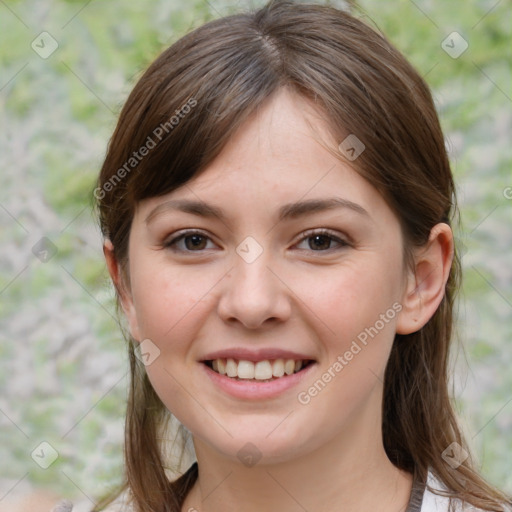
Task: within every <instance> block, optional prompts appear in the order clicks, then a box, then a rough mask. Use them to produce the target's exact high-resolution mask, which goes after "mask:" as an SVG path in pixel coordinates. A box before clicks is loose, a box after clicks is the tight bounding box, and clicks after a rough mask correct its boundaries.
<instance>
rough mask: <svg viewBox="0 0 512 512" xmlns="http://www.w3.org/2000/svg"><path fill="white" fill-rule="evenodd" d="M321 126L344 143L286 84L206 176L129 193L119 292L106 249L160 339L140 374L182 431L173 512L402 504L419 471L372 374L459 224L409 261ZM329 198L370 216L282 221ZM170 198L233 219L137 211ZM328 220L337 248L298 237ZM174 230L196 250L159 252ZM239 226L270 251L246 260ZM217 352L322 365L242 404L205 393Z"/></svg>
mask: <svg viewBox="0 0 512 512" xmlns="http://www.w3.org/2000/svg"><path fill="white" fill-rule="evenodd" d="M314 133H316V134H320V135H321V136H322V139H323V140H324V141H327V142H328V143H330V144H332V146H333V147H337V145H338V144H339V142H340V141H334V140H333V139H332V137H331V136H330V134H329V132H328V130H327V125H326V123H325V121H324V120H323V119H322V115H321V113H320V112H319V111H318V110H316V109H315V107H314V105H312V104H311V103H310V102H309V101H308V100H306V99H304V98H302V97H300V96H296V95H294V94H292V93H291V92H289V91H287V90H286V89H283V90H281V91H280V92H279V93H277V94H276V95H275V96H273V97H272V98H271V99H270V101H269V102H268V103H267V104H266V105H265V106H264V108H262V109H260V110H259V111H258V112H257V113H256V114H255V115H254V116H252V117H251V118H250V119H249V120H248V121H247V122H246V123H245V124H244V125H243V126H242V127H241V128H240V129H239V131H238V132H237V133H236V135H235V136H234V137H233V138H232V139H231V140H230V141H229V143H228V145H227V146H226V147H225V148H224V150H223V151H222V153H221V154H220V155H219V156H218V157H217V159H216V160H215V161H214V162H212V163H211V165H210V166H208V167H207V168H206V169H205V170H204V171H203V172H202V173H201V174H200V175H199V176H196V177H195V178H194V179H193V180H191V181H189V182H188V183H187V184H185V185H184V186H182V187H180V188H179V189H177V190H175V191H173V192H172V193H170V194H167V195H165V196H161V197H155V198H150V199H147V200H144V201H142V202H140V203H139V204H138V206H137V209H136V213H135V216H134V219H133V224H132V229H131V233H130V243H129V266H128V269H127V270H128V272H129V276H130V286H128V284H127V282H126V280H123V279H122V276H121V273H120V269H119V265H118V262H116V260H115V258H114V256H113V250H112V249H113V248H112V244H111V243H110V242H109V241H108V240H107V241H106V242H105V247H104V252H105V257H106V261H107V265H108V268H109V271H110V274H111V276H112V279H113V281H114V283H115V284H116V287H117V289H118V292H119V294H120V297H121V302H122V305H123V309H124V312H125V314H126V317H127V320H128V323H129V326H130V329H131V333H132V335H133V337H134V339H135V340H137V341H142V340H145V339H150V340H151V342H152V343H154V344H155V345H156V346H157V347H158V348H159V350H160V354H159V356H158V357H157V358H156V359H155V361H154V362H153V363H152V364H150V365H148V366H147V367H146V370H147V373H148V376H149V378H150V380H151V382H152V385H153V387H154V388H155V390H156V392H157V393H158V395H159V396H160V398H161V399H162V401H163V402H164V404H165V405H166V407H167V408H168V409H169V410H170V411H171V412H172V413H173V414H174V415H175V416H176V417H177V418H178V419H179V420H180V421H181V422H182V423H183V424H184V425H185V426H186V427H187V429H188V430H189V431H190V432H191V434H192V436H193V441H194V447H195V450H196V456H197V460H198V465H199V477H198V481H197V482H196V484H195V486H194V487H193V488H192V490H191V492H190V493H189V495H188V496H187V498H186V501H185V504H184V506H183V508H182V510H183V511H189V510H190V509H193V510H194V509H195V510H198V511H201V512H217V511H220V510H222V511H223V512H226V511H231V510H233V511H234V510H240V508H243V510H244V511H247V512H251V511H261V510H267V511H290V512H292V511H303V510H304V509H306V510H308V511H309V512H313V511H314V512H320V511H322V512H328V511H332V512H334V511H339V510H350V511H353V512H357V511H363V510H364V511H367V510H380V511H382V512H387V511H389V512H391V511H393V512H397V511H399V510H405V508H406V505H407V502H408V499H409V495H410V492H411V485H412V478H411V476H410V475H409V474H406V473H404V472H402V471H400V470H398V469H397V468H396V467H395V466H393V465H392V463H391V462H390V461H389V459H388V458H387V456H386V454H385V451H384V448H383V442H382V434H381V421H382V418H381V403H382V394H383V386H382V382H383V376H384V370H385V367H386V362H387V359H388V356H389V352H390V350H391V346H392V343H393V339H394V336H395V334H396V333H402V334H406V333H410V332H414V331H416V330H418V329H420V328H421V327H422V326H423V325H424V324H425V323H426V322H427V321H428V320H429V319H430V318H431V316H432V315H433V314H434V312H435V310H436V309H437V307H438V305H439V303H440V301H441V299H442V297H443V294H444V288H445V284H446V281H447V278H448V273H449V270H450V266H451V261H452V254H453V238H452V232H451V230H450V228H449V227H448V226H447V225H446V224H438V225H436V226H435V227H434V228H433V229H432V232H431V236H430V240H429V242H428V244H427V245H426V246H425V247H422V248H416V249H414V257H415V264H414V267H413V268H408V267H406V266H405V264H404V259H403V251H404V240H403V237H402V231H401V228H400V223H399V220H398V218H397V217H396V215H395V214H394V213H393V211H392V210H391V209H390V208H389V206H388V205H387V204H386V202H385V201H384V199H383V198H382V196H381V195H380V194H379V193H378V192H377V190H376V189H375V188H374V187H373V186H372V185H371V184H370V183H368V182H367V181H366V180H364V179H363V178H362V177H361V176H360V175H359V174H358V173H357V172H356V171H354V170H353V169H352V168H351V167H350V166H349V165H348V164H347V163H342V162H341V161H340V160H338V159H336V158H335V157H334V156H333V155H332V154H330V153H329V152H328V151H327V150H326V149H325V148H323V147H322V146H321V145H320V144H319V142H318V141H317V140H315V135H314ZM333 196H337V197H341V198H344V199H347V200H350V201H352V202H354V203H356V204H357V205H359V206H361V207H362V208H364V210H366V212H367V214H361V213H358V212H356V211H353V210H351V209H349V208H338V209H332V210H325V211H320V212H315V213H309V214H308V215H306V216H303V217H298V218H296V219H293V220H283V221H278V220H277V217H276V211H277V209H278V208H279V207H280V206H282V205H283V204H285V203H290V202H294V201H298V200H307V199H313V198H327V197H333ZM171 198H172V199H178V198H179V199H184V198H187V199H195V200H198V199H200V200H202V201H205V202H208V203H210V204H214V205H216V206H218V207H220V208H222V209H223V210H224V211H225V213H226V216H227V218H226V220H224V221H220V220H218V219H211V218H205V217H200V216H197V215H193V214H191V213H184V212H178V211H175V210H170V209H165V208H161V209H160V211H159V213H158V214H154V215H152V216H151V219H150V220H149V221H148V222H146V218H147V217H148V215H150V213H151V212H152V211H153V210H154V209H155V207H157V206H159V205H162V204H164V203H166V201H168V200H169V199H171ZM321 228H325V229H328V230H330V231H331V232H332V233H331V236H333V237H335V238H339V239H340V240H342V241H344V242H345V243H344V244H340V243H338V242H336V240H335V239H333V238H328V237H327V238H325V237H324V238H320V239H315V237H312V235H311V234H308V235H307V237H305V236H304V235H303V234H302V233H303V232H304V231H305V230H310V229H321ZM183 229H193V230H196V229H197V230H200V231H201V232H202V234H203V235H204V236H205V237H207V238H200V239H199V243H198V245H199V247H200V249H199V250H198V249H197V248H195V247H196V246H194V245H193V243H192V241H191V240H190V239H188V242H187V243H186V240H184V239H182V240H181V241H179V242H177V243H176V244H175V245H174V246H173V247H174V250H173V249H172V248H171V247H166V246H165V242H167V241H169V240H171V239H172V238H175V237H176V236H177V235H176V233H177V232H178V231H179V230H183ZM248 236H251V237H252V238H254V239H255V240H256V241H257V242H258V244H259V245H260V246H261V248H262V250H263V252H262V253H261V255H260V256H259V257H258V258H257V259H255V261H253V262H252V263H247V262H246V261H245V260H244V259H243V258H242V257H240V256H239V255H238V254H237V252H236V248H237V246H239V244H240V243H241V242H242V241H243V240H244V239H245V238H246V237H248ZM187 251H188V252H187ZM393 304H399V305H400V307H401V311H400V312H399V313H397V314H396V315H395V316H394V318H392V319H390V320H389V321H388V322H387V323H385V325H384V327H383V328H382V329H380V330H379V332H378V334H377V335H376V336H375V337H374V338H373V339H370V341H369V342H368V344H367V345H366V346H364V348H363V349H362V350H361V351H360V352H359V353H358V354H357V355H356V356H354V357H353V359H352V360H351V361H349V362H348V364H347V365H346V366H344V368H343V370H342V371H339V372H337V373H335V375H336V376H335V377H333V378H332V379H331V380H330V382H329V383H328V384H327V385H326V386H325V387H324V388H323V389H322V391H321V392H319V393H318V394H317V395H316V396H314V397H313V398H312V399H311V400H310V401H309V403H307V404H302V403H300V402H299V401H298V399H297V394H298V393H299V392H300V391H307V390H308V388H309V387H310V386H311V385H312V384H313V383H314V382H315V381H317V380H318V379H319V378H321V376H322V374H323V373H324V372H326V371H327V370H328V369H329V368H330V367H331V368H332V366H333V364H334V362H335V361H336V360H337V358H338V356H339V355H340V354H341V355H343V354H344V353H345V352H346V351H347V350H348V349H349V348H350V346H351V343H352V342H353V340H355V339H356V338H357V335H358V334H360V333H361V332H362V331H364V329H365V328H367V327H370V326H374V325H375V323H376V321H377V320H378V319H379V315H381V314H384V313H386V311H387V310H389V309H390V308H392V305H393ZM228 347H246V348H262V347H265V348H269V347H279V348H282V349H288V350H294V351H298V352H303V353H306V354H309V355H311V358H312V359H315V360H316V362H317V364H316V367H315V368H314V371H313V372H312V373H311V374H310V375H309V376H308V378H307V379H304V382H301V383H300V384H299V385H298V386H296V387H294V388H292V389H291V390H287V391H286V392H284V393H282V394H281V395H279V396H278V397H276V398H271V399H266V400H260V401H255V400H242V399H238V398H233V397H231V396H229V395H227V394H226V393H224V392H223V391H221V390H220V389H218V388H217V387H215V386H214V385H213V384H212V383H211V381H210V379H209V378H207V376H206V375H205V374H204V372H203V371H202V368H201V367H200V365H201V364H202V363H200V362H199V360H200V359H201V357H202V356H204V355H205V354H207V353H208V352H210V351H213V350H218V349H224V348H228ZM331 372H332V370H331ZM248 442H251V443H252V444H253V445H255V446H256V447H257V449H258V451H259V453H260V454H261V459H260V460H259V461H258V462H257V464H256V465H254V466H251V467H248V466H246V465H244V464H243V463H242V462H241V460H240V459H239V458H238V457H237V452H238V451H239V450H240V449H241V448H242V447H243V446H245V445H246V443H248ZM262 489H264V491H265V492H262Z"/></svg>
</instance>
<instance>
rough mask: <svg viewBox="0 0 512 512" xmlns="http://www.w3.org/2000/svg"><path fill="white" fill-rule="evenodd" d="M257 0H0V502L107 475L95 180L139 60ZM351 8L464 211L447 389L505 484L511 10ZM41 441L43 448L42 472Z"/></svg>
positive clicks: (122, 365)
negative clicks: (388, 61) (398, 80)
mask: <svg viewBox="0 0 512 512" xmlns="http://www.w3.org/2000/svg"><path fill="white" fill-rule="evenodd" d="M263 3H264V2H262V1H255V2H247V1H238V2H237V1H233V2H229V1H224V0H209V1H204V0H189V1H188V2H186V3H184V2H178V1H177V0H154V1H147V0H144V1H139V2H126V1H125V2H122V1H121V0H110V1H103V0H93V1H83V0H53V1H52V0H27V1H15V0H12V1H11V0H0V172H1V174H0V176H1V184H2V186H1V190H0V226H1V228H0V243H1V247H2V250H1V251H0V386H1V390H2V391H1V393H0V429H1V442H0V467H1V470H0V511H1V510H14V508H13V507H14V505H12V506H11V505H9V506H7V504H8V503H11V502H13V500H14V499H15V498H16V499H17V497H18V496H22V495H25V494H28V493H30V492H32V491H34V490H36V489H39V488H44V489H46V490H48V491H51V492H53V493H55V495H59V496H66V497H69V498H71V499H73V500H84V502H89V500H91V501H94V499H95V498H96V497H98V496H99V495H101V494H102V493H103V492H104V491H105V490H106V489H108V488H110V487H111V486H113V485H115V484H117V483H118V482H119V481H120V478H121V471H122V469H121V468H122V438H123V421H124V417H123V416H124V409H125V405H124V402H125V396H126V386H127V368H128V367H127V358H126V356H125V344H124V341H123V339H122V337H121V335H120V331H119V328H118V325H117V323H116V320H115V316H116V314H115V307H114V301H113V292H112V289H111V287H110V283H109V281H108V279H107V274H106V269H105V266H104V263H103V255H102V251H101V237H100V233H99V230H98V228H97V226H96V222H95V219H94V217H93V214H92V211H91V205H92V189H93V188H94V182H95V179H96V176H97V173H98V171H99V168H100V166H101V163H102V159H103V157H104V154H105V149H106V145H107V142H108V140H109V138H110V136H111V134H112V131H113V128H114V126H115V122H116V117H117V115H118V113H119V111H120V108H121V106H122V104H123V101H124V100H125V99H126V97H127V94H128V93H129V91H130V90H131V88H132V87H133V85H134V83H135V81H136V79H137V77H138V76H140V74H141V72H142V71H143V70H144V69H145V68H146V67H147V66H148V64H149V63H150V62H151V61H152V60H153V59H154V58H155V57H156V56H157V55H158V54H159V53H160V52H161V51H162V50H163V49H164V48H166V47H167V46H169V45H170V44H171V43H172V42H174V41H176V40H177V39H178V38H179V37H181V36H182V35H183V34H185V33H186V32H188V31H189V30H190V29H192V28H194V27H196V26H198V25H200V24H202V23H204V22H205V21H208V20H210V19H213V18H217V17H219V16H221V15H224V14H228V13H230V12H233V11H236V10H239V9H243V8H246V7H257V6H260V5H263ZM317 3H322V2H317ZM324 3H325V2H324ZM331 4H333V5H337V6H341V7H343V3H342V2H331ZM359 5H360V6H361V8H362V11H361V12H359V14H358V15H359V16H363V17H364V18H365V19H366V20H367V21H368V22H369V23H370V24H371V25H372V26H374V27H376V28H378V29H380V30H381V31H383V32H384V33H385V34H386V35H387V36H388V38H389V39H390V40H391V41H392V42H393V43H394V44H395V45H396V46H397V47H398V48H399V49H400V50H401V51H402V52H403V53H404V54H405V55H406V56H407V57H408V58H409V60H410V61H411V62H412V63H413V64H414V65H415V66H416V68H417V69H418V70H419V72H420V73H421V74H422V75H423V76H424V77H425V78H426V80H427V82H428V83H429V84H430V86H431V87H432V88H433V92H434V96H435V100H436V105H437V108H438V112H439V114H440V118H441V121H442V125H443V128H444V131H445V135H446V143H447V147H448V149H449V152H450V158H451V161H452V164H453V171H454V174H455V178H456V181H457V184H458V193H459V201H460V207H461V213H462V224H461V227H460V229H458V230H457V233H456V235H457V240H458V243H459V246H460V248H461V250H462V253H463V265H464V272H465V274H464V289H463V294H462V296H461V298H462V301H461V305H460V312H459V317H460V320H459V332H460V338H461V341H462V344H463V345H464V347H465V356H464V354H463V353H459V355H458V358H457V365H456V367H455V378H454V381H453V386H454V394H455V396H456V402H457V406H458V409H459V412H460V415H461V417H462V421H463V424H464V425H465V429H466V432H467V437H468V439H469V440H470V441H471V443H472V445H473V448H474V451H475V455H476V456H477V459H478V463H479V466H480V467H481V470H482V472H483V473H484V475H485V476H486V477H487V478H488V479H489V480H490V481H491V482H492V483H494V484H496V485H498V486H500V487H502V488H504V489H505V490H507V491H508V492H512V457H511V454H512V403H511V401H512V371H511V368H512V336H511V330H512V264H511V262H512V229H511V220H512V173H511V163H512V150H511V133H512V99H511V98H512V90H511V82H512V81H511V70H510V62H511V60H512V59H511V50H510V48H511V47H512V46H511V44H510V43H511V32H512V29H511V27H512V20H511V12H512V3H511V2H510V1H506V0H501V1H496V0H491V1H486V0H478V1H473V2H465V1H461V0H459V1H453V2H443V1H420V0H417V1H415V2H412V1H409V0H408V1H401V0H397V1H393V2H378V1H376V0H363V1H362V2H360V3H359ZM356 14H357V12H356ZM42 32H46V33H47V34H41V33H42ZM453 32H457V33H458V35H455V36H454V35H453V34H452V33H453ZM454 37H455V39H454ZM447 38H448V39H447ZM443 41H445V42H444V43H443ZM466 43H467V48H466V49H465V51H463V52H462V53H461V54H460V55H457V54H458V53H459V52H461V50H463V49H464V47H465V44H466ZM54 47H56V48H54ZM52 50H54V51H53V52H52ZM466 359H467V361H466ZM468 367H469V369H468ZM41 442H48V443H50V445H51V446H52V447H54V449H55V450H56V451H57V452H58V458H57V460H56V461H55V462H54V463H53V464H51V465H50V466H49V467H48V468H47V469H43V468H41V467H40V466H39V465H37V464H36V463H35V462H34V459H35V460H37V459H38V457H37V455H38V454H40V457H39V459H40V461H41V460H43V459H44V460H48V461H49V460H50V459H48V457H50V458H51V453H50V452H51V450H50V451H49V450H48V449H47V448H45V447H44V445H43V446H42V447H41V446H40V443H41ZM34 450H35V451H34ZM41 450H43V452H44V457H43V456H42V455H41V453H43V452H41ZM31 454H33V457H32V456H31ZM9 500H11V501H9ZM2 507H3V508H2ZM33 510H35V508H34V509H33Z"/></svg>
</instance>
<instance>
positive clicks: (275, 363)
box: [202, 358, 315, 382]
mask: <svg viewBox="0 0 512 512" xmlns="http://www.w3.org/2000/svg"><path fill="white" fill-rule="evenodd" d="M202 362H203V363H204V364H205V365H206V366H208V368H210V369H211V370H213V371H214V372H216V373H218V374H220V375H224V376H226V377H230V378H232V379H234V380H253V381H259V382H269V381H273V380H277V379H281V378H283V377H287V376H289V375H293V374H294V373H299V372H300V371H302V370H304V369H305V368H307V367H308V366H310V365H311V364H313V363H315V361H314V360H312V359H298V360H296V359H266V360H263V361H257V362H253V361H246V360H243V359H240V360H238V359H231V358H227V359H226V358H221V359H213V360H207V361H202Z"/></svg>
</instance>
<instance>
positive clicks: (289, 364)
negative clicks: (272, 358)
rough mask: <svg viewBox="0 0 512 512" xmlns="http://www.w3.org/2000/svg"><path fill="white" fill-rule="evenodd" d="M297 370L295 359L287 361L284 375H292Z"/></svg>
mask: <svg viewBox="0 0 512 512" xmlns="http://www.w3.org/2000/svg"><path fill="white" fill-rule="evenodd" d="M294 370H295V361H294V360H293V359H287V360H286V363H284V373H286V375H291V374H292V373H293V371H294Z"/></svg>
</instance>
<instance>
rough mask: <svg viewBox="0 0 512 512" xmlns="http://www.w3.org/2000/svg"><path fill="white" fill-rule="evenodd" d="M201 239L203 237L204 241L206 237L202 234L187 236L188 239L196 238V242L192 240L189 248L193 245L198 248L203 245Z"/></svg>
mask: <svg viewBox="0 0 512 512" xmlns="http://www.w3.org/2000/svg"><path fill="white" fill-rule="evenodd" d="M201 239H203V242H204V237H203V236H201V235H190V236H188V237H187V240H194V242H192V244H188V249H190V248H191V246H192V247H193V248H194V247H195V248H197V247H199V246H200V245H201Z"/></svg>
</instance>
